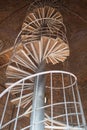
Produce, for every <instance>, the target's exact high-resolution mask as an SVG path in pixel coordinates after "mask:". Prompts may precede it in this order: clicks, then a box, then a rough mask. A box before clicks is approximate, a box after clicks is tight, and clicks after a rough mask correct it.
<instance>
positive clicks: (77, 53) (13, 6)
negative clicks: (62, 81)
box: [0, 0, 87, 119]
mask: <svg viewBox="0 0 87 130" xmlns="http://www.w3.org/2000/svg"><path fill="white" fill-rule="evenodd" d="M43 1H45V3H47V4H49V1H51V0H42V2H43ZM31 2H33V1H32V0H13V1H12V0H3V1H0V91H3V90H4V89H5V86H4V85H5V82H6V76H5V71H6V64H7V63H8V60H9V57H10V56H11V51H12V47H13V46H14V41H15V39H16V37H17V35H18V33H19V31H20V30H21V26H22V23H23V20H24V18H25V16H26V12H27V9H28V8H29V5H30V3H31ZM53 3H54V4H52V1H51V2H50V5H51V6H53V7H55V8H56V9H58V10H59V11H60V12H61V14H62V15H63V18H64V24H65V26H66V29H67V38H68V41H69V46H70V57H69V58H68V60H67V61H66V62H65V63H64V64H61V63H60V64H56V65H55V66H53V65H49V66H47V69H50V70H51V69H52V70H53V69H55V70H56V69H57V70H58V69H63V70H67V71H70V72H72V73H74V74H75V75H76V76H77V78H78V84H79V90H80V94H81V98H82V104H83V108H84V112H85V116H86V119H87V1H86V0H82V1H80V0H54V2H53Z"/></svg>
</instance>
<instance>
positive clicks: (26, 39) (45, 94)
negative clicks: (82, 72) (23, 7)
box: [0, 6, 86, 130]
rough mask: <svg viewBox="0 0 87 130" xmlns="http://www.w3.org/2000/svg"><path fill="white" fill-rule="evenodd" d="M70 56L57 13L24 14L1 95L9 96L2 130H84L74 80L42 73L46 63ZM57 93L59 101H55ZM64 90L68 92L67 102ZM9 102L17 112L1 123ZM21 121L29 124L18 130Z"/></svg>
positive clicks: (39, 10) (46, 9)
mask: <svg viewBox="0 0 87 130" xmlns="http://www.w3.org/2000/svg"><path fill="white" fill-rule="evenodd" d="M19 39H20V40H19ZM19 46H20V47H19ZM69 53H70V52H69V45H68V41H67V38H66V28H65V25H64V23H63V17H62V15H61V14H60V12H58V11H57V10H56V9H55V8H52V7H49V6H43V7H38V8H35V9H33V10H32V11H30V12H28V13H27V15H26V17H25V20H24V22H23V25H22V29H21V31H20V32H19V34H18V37H17V38H16V41H15V48H14V51H13V56H12V57H11V59H10V62H9V65H8V66H7V70H6V76H7V83H6V90H5V91H4V92H2V93H1V97H3V95H5V94H7V93H8V95H7V99H6V103H5V107H4V112H3V114H2V118H1V123H0V124H1V125H0V128H1V129H2V130H3V129H4V128H6V127H7V126H8V125H11V123H12V124H13V127H12V129H13V130H19V129H21V130H27V129H29V130H86V129H85V118H84V113H83V109H82V105H81V101H80V97H79V92H78V85H77V78H76V77H75V76H74V75H73V74H71V73H69V72H64V71H46V72H45V71H44V70H45V66H46V64H50V63H52V64H57V63H59V62H64V61H65V60H66V59H67V57H68V56H69ZM68 80H69V81H68ZM57 81H58V83H57ZM55 82H56V83H55ZM57 84H58V85H57ZM59 90H60V92H61V94H60V97H59V98H60V99H59V100H60V101H59V100H57V97H56V98H55V96H56V95H55V94H56V92H57V96H58V93H60V92H59ZM66 91H68V93H70V92H71V96H72V98H71V100H70V101H67V100H68V99H67V95H66V93H67V92H66ZM75 91H76V92H75ZM10 94H11V95H12V98H11V99H9V95H10ZM76 94H77V95H76ZM49 97H50V99H49ZM61 98H63V99H62V101H61ZM54 99H55V100H54ZM8 100H10V102H11V104H14V105H15V106H16V109H17V111H16V114H15V117H14V118H13V119H11V120H10V121H8V122H7V123H6V122H5V123H4V124H3V121H4V116H5V112H6V109H7V104H8ZM45 100H46V101H45ZM47 100H48V101H47ZM57 101H59V102H57ZM68 107H69V108H68ZM21 109H22V111H23V112H22V113H21ZM57 109H58V111H60V113H58V111H57ZM60 109H61V110H60ZM68 109H70V110H71V112H69V113H68ZM72 109H73V110H72ZM54 110H55V111H57V114H58V115H56V114H55V113H56V112H54ZM20 113H21V114H20ZM20 118H22V119H23V118H24V119H25V118H28V119H29V124H28V125H27V126H25V127H23V128H19V127H18V122H20V121H19V119H20ZM74 121H75V122H74Z"/></svg>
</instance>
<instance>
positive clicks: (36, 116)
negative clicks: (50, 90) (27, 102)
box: [30, 62, 45, 130]
mask: <svg viewBox="0 0 87 130" xmlns="http://www.w3.org/2000/svg"><path fill="white" fill-rule="evenodd" d="M44 67H45V63H44V62H42V63H40V65H39V67H38V70H37V73H38V72H42V71H44ZM44 95H45V76H44V75H40V76H37V77H36V78H35V85H34V95H33V104H32V110H33V112H32V113H31V119H30V125H31V127H30V130H44V129H45V127H44V123H43V122H41V121H43V120H44V108H42V109H39V108H41V107H43V106H44ZM39 122H41V123H39Z"/></svg>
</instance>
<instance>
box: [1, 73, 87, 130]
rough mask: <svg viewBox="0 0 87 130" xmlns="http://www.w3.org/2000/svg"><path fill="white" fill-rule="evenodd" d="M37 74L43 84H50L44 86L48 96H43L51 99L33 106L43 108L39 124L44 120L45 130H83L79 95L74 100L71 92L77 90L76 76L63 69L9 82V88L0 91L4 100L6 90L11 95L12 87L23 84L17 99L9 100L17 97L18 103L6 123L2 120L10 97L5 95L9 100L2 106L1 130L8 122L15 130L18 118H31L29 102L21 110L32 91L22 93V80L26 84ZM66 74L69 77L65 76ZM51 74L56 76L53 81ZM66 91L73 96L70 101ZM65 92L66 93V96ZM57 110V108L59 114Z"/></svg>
mask: <svg viewBox="0 0 87 130" xmlns="http://www.w3.org/2000/svg"><path fill="white" fill-rule="evenodd" d="M40 75H44V76H46V84H50V86H49V87H48V88H47V87H46V89H48V91H49V95H50V96H49V95H48V94H47V95H46V98H47V100H48V96H49V97H50V99H49V100H48V101H47V103H46V104H45V105H44V106H43V107H41V108H36V110H39V109H44V110H45V118H44V120H42V121H39V122H38V123H39V124H40V123H43V122H44V123H45V130H47V129H48V130H56V129H57V130H68V129H69V130H86V128H85V125H86V124H85V118H84V115H83V110H82V107H81V101H80V97H79V96H78V100H75V99H74V98H73V94H72V90H73V92H75V93H76V90H78V87H77V78H76V77H75V76H74V75H73V74H72V73H70V72H65V71H46V72H41V73H37V74H34V75H31V76H28V77H25V78H23V79H21V80H20V81H18V82H16V83H14V84H12V85H11V86H10V87H9V88H7V89H6V90H4V91H3V92H2V93H1V94H0V97H1V99H3V98H4V96H5V95H6V94H7V93H8V94H10V93H11V92H12V91H11V90H12V89H14V88H16V86H18V85H22V87H21V89H20V95H21V96H20V97H18V98H15V99H12V102H13V101H17V100H19V105H17V109H18V110H17V111H16V113H15V114H16V115H17V116H15V117H14V118H13V119H11V120H9V121H8V122H5V123H4V122H3V121H4V120H5V113H8V103H9V102H8V101H9V100H10V98H9V97H7V100H8V101H7V100H6V102H7V103H5V108H4V112H3V113H4V116H2V118H1V129H2V130H3V129H4V128H7V127H8V126H9V125H11V124H14V127H13V129H14V130H16V129H17V127H18V125H19V122H20V119H21V121H22V119H23V118H30V113H32V111H33V109H32V105H29V107H28V108H27V109H24V108H26V106H28V103H29V102H28V101H30V100H32V96H33V95H32V94H33V90H32V92H31V93H30V94H23V89H24V87H25V85H24V83H26V81H27V80H28V79H32V78H35V77H39V76H40ZM67 76H68V77H69V78H67ZM54 77H56V79H55V80H54ZM58 77H59V78H58ZM60 78H62V81H61V83H60V85H59V84H58V83H57V82H58V81H60ZM66 79H67V80H66ZM69 79H70V80H69ZM71 79H72V82H71ZM68 80H69V81H68ZM48 81H49V82H48ZM66 82H68V83H69V84H68V87H67V84H66ZM22 83H23V84H22ZM61 84H62V86H61ZM46 86H47V85H46ZM57 88H58V89H57ZM68 90H69V91H71V92H70V96H69V98H71V97H72V101H67V100H68V99H67V94H68V92H69V91H68ZM59 91H60V92H61V91H62V93H61V97H64V100H62V101H61V99H60V97H59ZM9 92H10V93H9ZM56 93H57V95H56ZM75 93H74V94H75ZM78 93H79V92H78ZM64 95H66V97H65V96H64ZM28 96H29V100H28ZM55 96H56V100H54V99H55ZM74 97H75V98H77V96H76V94H75V95H74ZM8 98H9V99H8ZM58 100H59V102H58ZM30 102H31V101H30ZM6 104H7V105H6ZM23 104H24V107H23V108H22V105H23ZM62 105H63V106H64V105H66V106H65V107H62ZM69 105H71V106H69ZM60 107H61V108H60ZM70 107H71V109H72V111H71V112H70V113H68V112H69V111H68V110H69V109H70ZM73 108H74V110H73ZM22 109H24V111H23V113H21V114H19V113H20V111H22ZM60 109H61V110H62V111H63V110H64V113H61V111H60ZM66 110H67V111H66ZM58 111H60V113H59V112H58ZM56 112H57V113H56ZM70 116H71V118H72V124H71V123H70V121H71V120H70ZM73 117H74V118H73ZM77 117H78V118H77ZM61 119H62V120H61ZM63 119H66V120H65V121H63ZM78 119H79V122H78ZM67 121H68V122H67ZM21 125H22V123H21ZM30 127H31V126H30V125H27V126H25V127H24V128H22V126H21V130H27V129H29V128H30Z"/></svg>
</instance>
